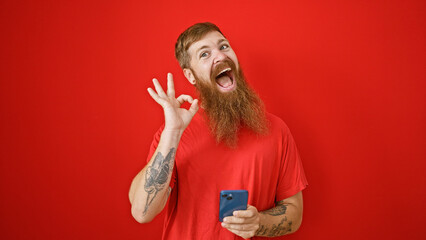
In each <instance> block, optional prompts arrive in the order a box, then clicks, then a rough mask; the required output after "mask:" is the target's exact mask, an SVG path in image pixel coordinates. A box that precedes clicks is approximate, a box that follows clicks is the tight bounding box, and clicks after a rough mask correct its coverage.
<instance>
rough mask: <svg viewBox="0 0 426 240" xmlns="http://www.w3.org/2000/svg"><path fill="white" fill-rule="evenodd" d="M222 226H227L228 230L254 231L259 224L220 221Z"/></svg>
mask: <svg viewBox="0 0 426 240" xmlns="http://www.w3.org/2000/svg"><path fill="white" fill-rule="evenodd" d="M222 227H224V228H227V229H228V230H238V231H256V230H257V229H258V228H259V225H256V224H228V223H222Z"/></svg>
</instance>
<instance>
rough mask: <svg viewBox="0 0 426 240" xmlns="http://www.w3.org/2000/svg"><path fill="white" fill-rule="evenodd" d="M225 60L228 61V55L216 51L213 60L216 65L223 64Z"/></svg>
mask: <svg viewBox="0 0 426 240" xmlns="http://www.w3.org/2000/svg"><path fill="white" fill-rule="evenodd" d="M225 59H226V55H225V54H224V53H223V52H222V51H220V50H216V51H215V55H214V58H213V63H214V64H216V63H218V62H221V61H223V60H225Z"/></svg>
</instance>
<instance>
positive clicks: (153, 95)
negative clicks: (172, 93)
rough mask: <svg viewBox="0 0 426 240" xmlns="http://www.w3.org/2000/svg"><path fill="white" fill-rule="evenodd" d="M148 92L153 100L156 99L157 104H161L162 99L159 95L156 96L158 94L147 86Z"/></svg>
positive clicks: (162, 102)
mask: <svg viewBox="0 0 426 240" xmlns="http://www.w3.org/2000/svg"><path fill="white" fill-rule="evenodd" d="M148 93H149V95H151V97H152V98H153V99H154V101H156V102H157V103H158V104H160V105H161V106H163V104H164V99H161V98H160V96H158V94H157V93H156V92H155V91H154V90H153V89H152V88H148Z"/></svg>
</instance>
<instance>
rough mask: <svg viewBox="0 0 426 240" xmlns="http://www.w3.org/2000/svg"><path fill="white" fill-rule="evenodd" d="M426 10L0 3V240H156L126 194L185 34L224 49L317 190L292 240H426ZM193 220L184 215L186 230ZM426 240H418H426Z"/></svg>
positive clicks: (157, 226)
mask: <svg viewBox="0 0 426 240" xmlns="http://www.w3.org/2000/svg"><path fill="white" fill-rule="evenodd" d="M425 12H426V1H369V0H365V1H337V0H336V1H331V0H330V1H242V0H241V1H212V2H207V1H206V2H202V1H188V2H181V1H170V2H168V1H161V0H157V1H152V3H144V2H143V1H28V2H26V1H1V2H0V31H1V39H0V44H1V45H0V50H1V56H0V61H1V62H0V71H1V72H0V74H1V75H0V76H1V85H0V89H1V96H0V97H1V132H0V136H1V145H0V150H1V165H0V181H1V182H0V194H1V199H0V220H1V221H0V238H1V239H159V238H160V236H161V227H162V219H161V217H162V215H161V217H158V218H157V219H156V220H154V222H152V223H149V224H145V225H140V224H138V223H137V222H136V221H134V220H133V219H132V217H131V214H130V204H129V201H128V197H127V193H128V189H129V186H130V183H131V180H132V178H133V177H134V176H135V175H136V174H137V172H138V171H139V170H140V169H142V167H143V166H144V162H145V158H146V155H147V152H148V147H149V144H150V142H151V140H152V135H153V134H154V132H155V131H156V129H157V128H158V127H159V125H161V124H162V122H163V116H162V111H161V108H160V107H159V106H158V105H157V104H156V103H155V102H154V101H153V100H152V99H150V97H149V95H148V93H147V92H146V88H147V87H149V86H151V79H152V78H153V77H158V78H159V79H160V81H161V82H162V83H163V84H164V83H165V80H166V73H167V72H172V73H174V75H175V80H176V85H177V92H178V93H193V90H192V87H191V85H189V83H188V82H187V81H186V80H185V79H184V77H183V74H182V72H181V70H180V68H179V66H178V64H177V62H176V60H175V59H174V43H175V41H176V39H177V37H178V35H179V33H180V32H182V31H183V30H184V29H185V28H186V27H188V26H190V25H192V24H193V23H195V22H200V21H211V22H214V23H216V24H217V25H218V26H220V27H221V28H222V30H223V32H224V33H225V35H226V36H227V37H228V38H229V39H230V41H231V44H232V45H233V48H234V50H235V51H236V53H237V55H238V57H239V60H240V62H241V64H242V66H243V68H244V70H245V72H246V76H247V78H248V81H249V82H250V83H251V85H252V86H253V87H254V88H255V89H256V90H257V91H258V92H259V94H260V95H261V97H262V98H263V99H264V101H265V103H266V105H267V109H268V110H269V111H270V112H272V113H274V114H276V115H278V116H279V117H281V118H282V119H284V121H286V123H287V124H288V125H289V127H290V129H291V130H292V133H293V136H294V138H295V140H296V142H297V144H298V148H299V151H300V154H301V156H302V158H303V164H304V167H305V171H306V174H307V177H308V181H309V183H310V185H309V187H308V188H307V189H306V190H305V191H304V201H305V214H304V222H303V224H302V227H301V228H300V230H299V231H298V232H297V233H296V234H293V235H291V236H289V237H288V239H423V238H424V236H426V228H425V223H426V221H425V220H424V217H425V216H426V207H425V200H426V198H425V196H426V195H425V189H426V188H425V187H426V178H425V176H424V174H425V170H426V169H425V160H426V145H425V143H426V129H425V123H426V106H425V104H426V94H425V90H426V81H425V80H426V71H425V66H426V51H425V46H426V44H425V43H426V41H425V40H426V39H425V38H426V26H425V25H426V24H425V23H426V21H425ZM188 217H190V216H188ZM422 236H423V237H422Z"/></svg>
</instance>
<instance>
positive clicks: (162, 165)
mask: <svg viewBox="0 0 426 240" xmlns="http://www.w3.org/2000/svg"><path fill="white" fill-rule="evenodd" d="M175 152H176V151H175V149H174V148H172V149H170V151H169V153H168V154H167V156H166V157H165V158H164V156H163V154H161V152H158V153H157V155H156V156H155V158H154V162H153V163H152V165H151V166H150V167H148V168H147V170H146V174H145V186H144V189H145V191H146V192H147V193H148V195H147V197H146V204H145V210H144V211H143V215H146V212H147V210H148V207H149V205H151V203H152V201H153V200H154V199H155V197H156V196H157V193H158V192H159V191H161V190H162V189H163V188H164V187H166V183H167V179H168V178H169V176H170V174H171V172H172V170H173V164H174V159H175Z"/></svg>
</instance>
